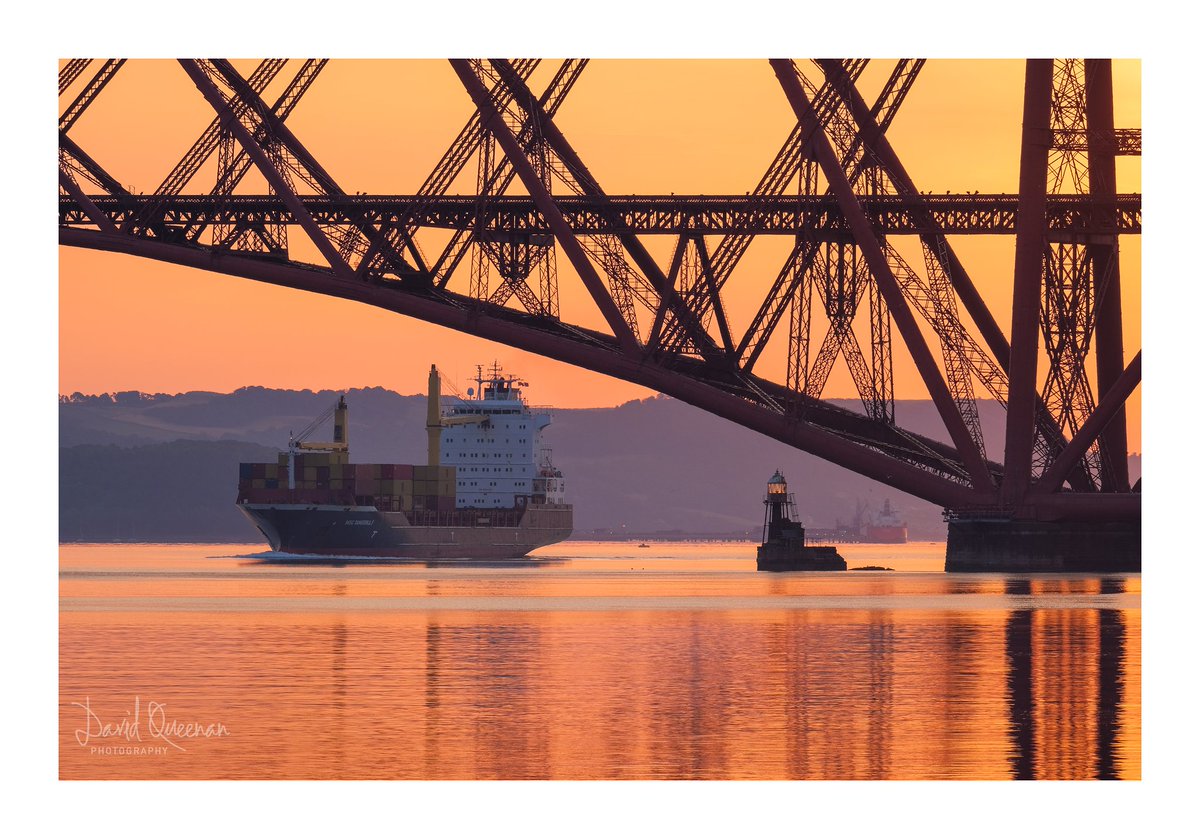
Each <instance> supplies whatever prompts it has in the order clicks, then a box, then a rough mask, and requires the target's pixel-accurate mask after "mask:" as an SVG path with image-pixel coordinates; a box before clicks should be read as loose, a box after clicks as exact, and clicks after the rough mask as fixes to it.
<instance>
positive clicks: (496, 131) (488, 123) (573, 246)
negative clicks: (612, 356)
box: [450, 58, 639, 353]
mask: <svg viewBox="0 0 1200 839" xmlns="http://www.w3.org/2000/svg"><path fill="white" fill-rule="evenodd" d="M450 64H451V66H452V67H454V72H455V73H457V74H458V77H459V79H460V80H461V81H462V83H463V87H465V88H466V89H467V93H468V94H469V95H470V97H471V99H472V101H473V102H474V103H475V107H476V108H477V109H478V110H479V114H480V116H481V117H482V119H483V124H484V126H485V127H486V128H487V129H488V130H489V131H491V132H492V136H494V137H495V138H496V141H497V142H498V143H499V144H500V146H501V148H503V149H504V153H505V154H506V155H508V159H509V160H510V161H511V162H512V165H513V168H514V169H515V170H516V172H517V176H518V177H520V179H521V183H523V184H524V185H525V189H526V190H528V192H529V197H530V198H532V199H533V201H534V203H535V204H536V205H537V208H538V209H539V210H540V211H541V212H542V215H543V216H545V218H546V222H547V223H548V224H549V225H550V228H551V230H552V231H553V232H554V238H555V239H557V240H558V244H559V246H560V247H561V248H562V249H563V252H564V253H565V254H566V255H567V258H568V259H569V260H571V264H572V265H573V266H574V267H575V271H576V273H578V274H579V278H580V279H581V280H582V281H583V284H584V286H586V287H587V290H588V292H589V293H590V294H591V295H592V299H593V300H594V301H595V302H596V306H597V307H598V308H599V309H600V313H601V314H602V315H603V316H604V320H605V321H607V323H608V326H609V328H610V329H611V330H612V332H613V335H614V336H615V337H616V338H617V341H618V343H619V344H620V345H621V347H622V349H624V350H625V351H626V352H633V353H636V352H638V350H639V345H638V339H637V336H635V335H634V334H633V332H632V330H630V328H629V325H628V324H627V323H625V318H624V317H623V316H622V315H621V312H620V310H619V309H618V308H617V306H616V304H615V303H614V302H613V299H612V297H610V296H609V293H608V289H606V288H605V287H604V282H603V281H602V280H601V279H600V276H599V275H598V274H597V273H596V269H595V267H594V266H593V265H592V263H591V262H590V261H588V257H587V254H586V253H584V251H583V246H582V245H580V244H579V240H578V239H576V238H575V232H574V231H573V230H571V226H570V225H569V224H567V220H566V219H565V218H563V215H562V213H561V212H560V211H559V209H558V207H556V206H555V204H554V198H553V197H552V196H551V195H550V192H549V191H548V190H547V189H546V187H545V186H543V184H542V181H541V178H539V177H538V175H537V172H536V171H534V169H533V166H532V164H530V162H529V158H528V157H526V156H525V152H524V150H523V149H522V148H521V146H520V144H519V143H518V142H517V138H516V137H515V136H513V133H512V131H510V130H509V128H508V126H507V125H506V124H505V122H504V119H503V118H502V117H501V116H500V112H499V111H497V110H496V106H495V104H494V103H493V102H492V99H491V96H489V94H488V91H487V88H486V87H485V86H484V84H483V82H481V81H480V80H479V77H478V76H476V75H475V70H474V68H472V67H471V64H470V62H469V61H467V60H465V59H461V58H455V59H451V60H450Z"/></svg>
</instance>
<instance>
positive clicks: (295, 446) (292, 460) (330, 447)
mask: <svg viewBox="0 0 1200 839" xmlns="http://www.w3.org/2000/svg"><path fill="white" fill-rule="evenodd" d="M348 413H349V410H348V409H347V408H346V394H344V393H343V394H341V395H340V396H339V397H338V401H337V403H336V404H335V405H333V407H331V408H328V409H326V411H325V412H324V413H323V414H321V415H320V416H319V417H317V418H316V419H315V420H313V421H312V422H310V423H309V424H308V425H307V426H305V427H304V429H303V430H302V431H301V432H300V433H299V434H293V433H291V432H288V489H295V488H296V452H297V451H300V450H303V451H320V452H349V451H350V443H349V440H348V439H347V433H346V417H347V415H348ZM330 417H333V441H332V442H311V443H310V442H308V439H307V438H308V436H309V435H310V434H312V433H313V432H315V431H316V430H317V429H318V428H320V427H321V426H322V425H324V424H325V421H326V420H328V419H329V418H330Z"/></svg>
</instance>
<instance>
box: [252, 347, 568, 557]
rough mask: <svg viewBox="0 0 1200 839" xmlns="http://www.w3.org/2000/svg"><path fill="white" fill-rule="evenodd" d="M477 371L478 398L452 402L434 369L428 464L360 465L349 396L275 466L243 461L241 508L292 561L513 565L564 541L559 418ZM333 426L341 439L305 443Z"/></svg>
mask: <svg viewBox="0 0 1200 839" xmlns="http://www.w3.org/2000/svg"><path fill="white" fill-rule="evenodd" d="M477 371H478V374H477V377H476V380H475V381H476V384H477V386H478V391H476V390H475V389H474V388H469V389H468V390H467V396H468V398H466V399H462V398H458V397H449V398H447V399H446V402H445V404H444V405H443V404H442V399H441V377H440V376H439V375H438V371H437V367H436V366H433V367H431V368H430V370H429V397H428V398H429V406H428V413H427V418H426V431H427V432H428V435H429V463H428V464H427V465H412V464H393V463H351V462H350V447H349V442H348V434H347V432H348V429H347V420H348V413H349V411H348V408H347V405H346V399H345V397H344V396H343V397H341V398H340V399H339V400H338V402H337V404H336V405H335V406H334V407H332V408H330V409H329V410H328V411H327V412H326V413H325V414H324V415H322V416H321V417H319V418H318V419H317V420H315V421H314V422H313V423H311V424H310V425H309V426H308V428H306V429H305V430H304V431H303V432H301V433H300V434H299V435H296V436H293V437H292V438H291V439H290V440H289V441H288V449H287V451H286V452H282V453H280V455H279V458H278V461H277V462H276V463H243V464H241V472H240V479H239V482H238V500H237V506H238V507H239V508H240V509H241V511H242V512H243V513H244V514H245V515H246V517H247V518H249V519H250V521H252V522H253V523H254V524H255V526H256V527H258V529H259V530H260V531H261V532H262V534H263V536H265V537H266V539H267V542H268V543H269V544H270V546H271V548H272V549H273V550H276V551H281V552H285V553H295V554H317V555H323V556H351V557H416V558H427V557H454V558H466V559H510V558H517V557H522V556H525V555H526V554H527V553H529V552H530V551H531V550H533V549H534V548H538V547H542V546H544V545H552V544H554V543H556V542H561V541H562V540H564V539H566V538H567V537H568V536H570V535H571V530H572V526H573V515H574V513H573V509H572V507H571V505H570V504H568V503H566V500H565V498H564V491H565V484H564V481H563V475H562V472H561V471H559V470H558V469H557V468H556V467H555V466H554V464H553V463H552V462H551V457H550V450H549V449H546V448H543V447H542V445H541V432H542V429H544V428H545V427H546V426H548V425H549V424H550V416H549V414H546V413H537V412H534V411H531V410H530V408H529V407H528V405H526V403H525V400H524V398H523V397H522V394H521V389H520V388H521V387H528V384H527V383H526V382H523V381H518V379H517V378H516V377H514V376H505V375H503V374H502V371H501V370H500V368H499V366H497V365H493V366H492V369H491V371H490V372H489V373H487V374H486V375H485V373H484V371H483V368H482V367H480V368H477ZM330 417H332V419H333V441H332V442H328V443H316V442H308V441H307V440H306V438H307V437H308V436H309V435H311V434H312V433H313V432H314V431H315V430H316V429H317V428H318V427H319V426H320V425H321V424H322V423H323V422H325V421H326V420H327V419H329V418H330Z"/></svg>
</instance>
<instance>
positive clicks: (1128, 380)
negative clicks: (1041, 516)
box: [1033, 350, 1142, 492]
mask: <svg viewBox="0 0 1200 839" xmlns="http://www.w3.org/2000/svg"><path fill="white" fill-rule="evenodd" d="M1141 381H1142V353H1141V351H1140V350H1139V351H1138V354H1137V355H1135V356H1134V357H1133V360H1132V361H1130V362H1129V366H1128V367H1126V368H1125V370H1124V371H1123V372H1122V373H1121V375H1120V376H1119V377H1117V380H1116V381H1115V382H1113V384H1112V386H1111V387H1110V388H1109V389H1108V392H1107V393H1105V394H1104V398H1103V399H1101V400H1100V404H1098V405H1097V406H1096V409H1095V410H1094V411H1092V414H1091V416H1089V417H1088V418H1087V420H1086V421H1085V422H1084V423H1083V425H1081V426H1080V427H1079V430H1078V431H1077V432H1076V433H1075V436H1074V437H1072V438H1071V442H1070V443H1068V444H1067V446H1066V448H1064V449H1063V450H1062V451H1061V452H1060V453H1059V455H1058V458H1057V459H1056V460H1055V461H1054V463H1052V464H1050V466H1049V468H1047V469H1046V470H1045V471H1044V472H1043V473H1042V476H1041V478H1039V479H1038V482H1037V484H1035V485H1034V488H1033V491H1034V492H1057V491H1058V490H1059V489H1060V488H1061V487H1062V483H1063V481H1064V480H1066V478H1067V475H1068V473H1069V472H1070V471H1071V470H1072V469H1074V468H1075V466H1076V464H1078V463H1079V460H1080V458H1082V457H1083V456H1084V455H1085V454H1086V453H1087V450H1088V449H1089V448H1090V447H1091V445H1092V443H1094V442H1095V441H1096V439H1097V438H1098V437H1099V436H1100V435H1101V434H1102V433H1103V432H1104V430H1105V429H1106V428H1107V427H1108V426H1109V424H1110V423H1111V422H1112V420H1113V419H1114V418H1115V417H1116V416H1117V415H1118V414H1119V413H1121V412H1123V411H1124V408H1125V403H1126V401H1127V400H1128V399H1129V396H1130V394H1132V393H1133V390H1134V388H1136V387H1137V386H1138V385H1139V384H1141ZM1122 491H1124V492H1128V491H1129V490H1128V489H1126V490H1122Z"/></svg>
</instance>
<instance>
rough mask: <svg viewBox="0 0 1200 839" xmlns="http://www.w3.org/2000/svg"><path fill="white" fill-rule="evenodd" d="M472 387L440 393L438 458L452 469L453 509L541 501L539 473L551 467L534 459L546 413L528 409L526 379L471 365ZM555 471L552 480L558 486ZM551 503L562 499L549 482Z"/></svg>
mask: <svg viewBox="0 0 1200 839" xmlns="http://www.w3.org/2000/svg"><path fill="white" fill-rule="evenodd" d="M475 384H476V387H474V388H469V389H468V390H467V398H466V399H463V398H460V397H443V399H442V404H441V416H442V426H441V430H440V437H441V439H440V444H439V449H440V452H439V458H438V464H439V465H441V466H453V467H455V469H456V494H457V507H458V509H464V508H473V509H481V508H482V509H488V508H500V509H512V508H514V507H523V506H525V505H527V504H528V503H531V502H533V503H544V502H545V501H546V500H548V499H546V497H545V496H546V488H545V483H544V481H543V480H539V478H542V477H544V476H543V475H542V473H543V472H545V471H546V469H547V468H549V469H553V467H552V466H550V465H549V464H548V462H545V461H543V460H542V459H540V458H539V457H538V455H539V453H542V446H541V432H542V429H544V428H545V427H546V426H548V425H549V424H550V415H549V414H547V413H537V412H534V411H531V410H530V409H529V406H528V405H527V404H526V403H525V399H524V397H523V396H522V393H521V388H522V387H528V384H527V383H526V382H523V381H520V380H519V379H518V378H517V377H515V376H506V375H504V374H503V372H502V371H501V369H500V368H499V366H497V365H492V368H491V370H490V371H486V372H485V371H484V370H483V368H477V374H476V378H475ZM561 481H562V478H561V473H560V475H559V476H558V480H557V482H556V484H561ZM555 489H556V490H557V491H556V492H555V493H554V495H555V496H556V497H555V498H554V500H553V501H552V502H551V503H554V502H558V503H562V492H561V488H560V487H559V486H557V485H556V486H555Z"/></svg>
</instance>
